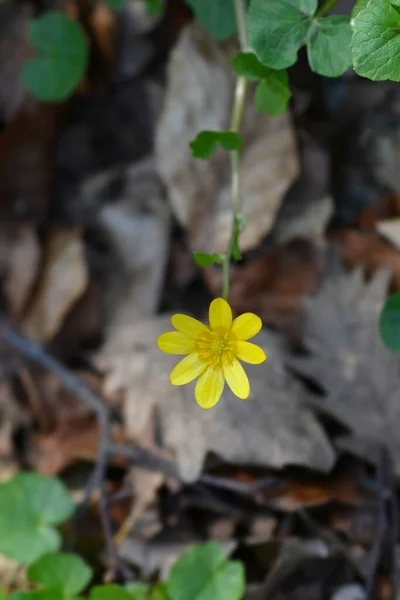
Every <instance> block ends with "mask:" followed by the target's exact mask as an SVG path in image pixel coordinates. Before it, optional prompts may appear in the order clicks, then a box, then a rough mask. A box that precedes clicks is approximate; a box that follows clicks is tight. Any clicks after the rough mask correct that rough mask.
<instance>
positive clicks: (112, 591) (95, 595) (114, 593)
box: [89, 584, 132, 600]
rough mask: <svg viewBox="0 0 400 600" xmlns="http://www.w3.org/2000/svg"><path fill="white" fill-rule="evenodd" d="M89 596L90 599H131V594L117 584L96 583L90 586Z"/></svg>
mask: <svg viewBox="0 0 400 600" xmlns="http://www.w3.org/2000/svg"><path fill="white" fill-rule="evenodd" d="M89 598H90V600H132V594H131V593H130V592H129V591H128V590H126V589H125V588H123V587H120V586H119V585H114V584H108V585H97V586H96V587H94V588H92V590H91V592H90V596H89Z"/></svg>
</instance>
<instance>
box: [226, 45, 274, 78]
mask: <svg viewBox="0 0 400 600" xmlns="http://www.w3.org/2000/svg"><path fill="white" fill-rule="evenodd" d="M232 66H233V68H234V70H235V73H236V74H237V75H240V76H242V77H246V78H247V79H250V81H257V79H264V78H266V77H268V76H269V74H270V73H271V71H274V70H275V69H271V68H270V67H266V66H265V65H263V64H262V63H260V61H259V60H258V58H257V56H256V55H255V54H254V52H237V53H236V54H235V55H234V56H233V57H232Z"/></svg>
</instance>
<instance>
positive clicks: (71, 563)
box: [28, 553, 92, 599]
mask: <svg viewBox="0 0 400 600" xmlns="http://www.w3.org/2000/svg"><path fill="white" fill-rule="evenodd" d="M91 578H92V569H91V568H90V567H89V566H88V565H87V564H86V563H85V562H84V561H83V560H82V558H80V556H78V555H77V554H63V553H58V554H47V555H46V556H42V558H39V560H37V561H36V562H35V563H34V564H33V565H32V566H31V567H30V569H29V571H28V579H29V581H33V582H36V583H41V584H42V585H43V587H45V588H48V589H51V590H55V591H57V590H58V591H60V592H62V593H63V595H64V598H65V599H67V598H71V597H73V596H75V595H76V594H79V592H81V591H82V590H83V589H84V588H85V587H86V586H87V585H88V583H89V582H90V580H91Z"/></svg>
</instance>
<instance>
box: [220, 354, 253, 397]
mask: <svg viewBox="0 0 400 600" xmlns="http://www.w3.org/2000/svg"><path fill="white" fill-rule="evenodd" d="M222 366H223V369H224V376H225V379H226V382H227V384H228V385H229V387H230V388H231V390H232V392H233V393H234V394H235V396H238V398H241V399H242V400H245V399H246V398H247V397H248V395H249V394H250V384H249V380H248V379H247V375H246V373H245V370H244V369H243V367H242V365H241V364H240V362H239V361H238V360H237V359H236V358H234V359H233V360H232V361H231V360H229V359H226V358H223V359H222Z"/></svg>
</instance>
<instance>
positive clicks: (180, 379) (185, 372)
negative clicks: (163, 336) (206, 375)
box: [169, 352, 207, 385]
mask: <svg viewBox="0 0 400 600" xmlns="http://www.w3.org/2000/svg"><path fill="white" fill-rule="evenodd" d="M206 367H207V365H206V364H205V363H203V362H201V360H200V359H199V356H198V354H196V353H195V352H193V354H189V356H185V358H182V360H181V361H179V362H178V364H177V365H176V366H175V367H174V368H173V369H172V371H171V373H170V375H169V380H170V382H171V383H172V385H185V383H189V381H193V379H196V377H198V376H199V375H201V374H202V372H203V371H204V370H205V368H206Z"/></svg>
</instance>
